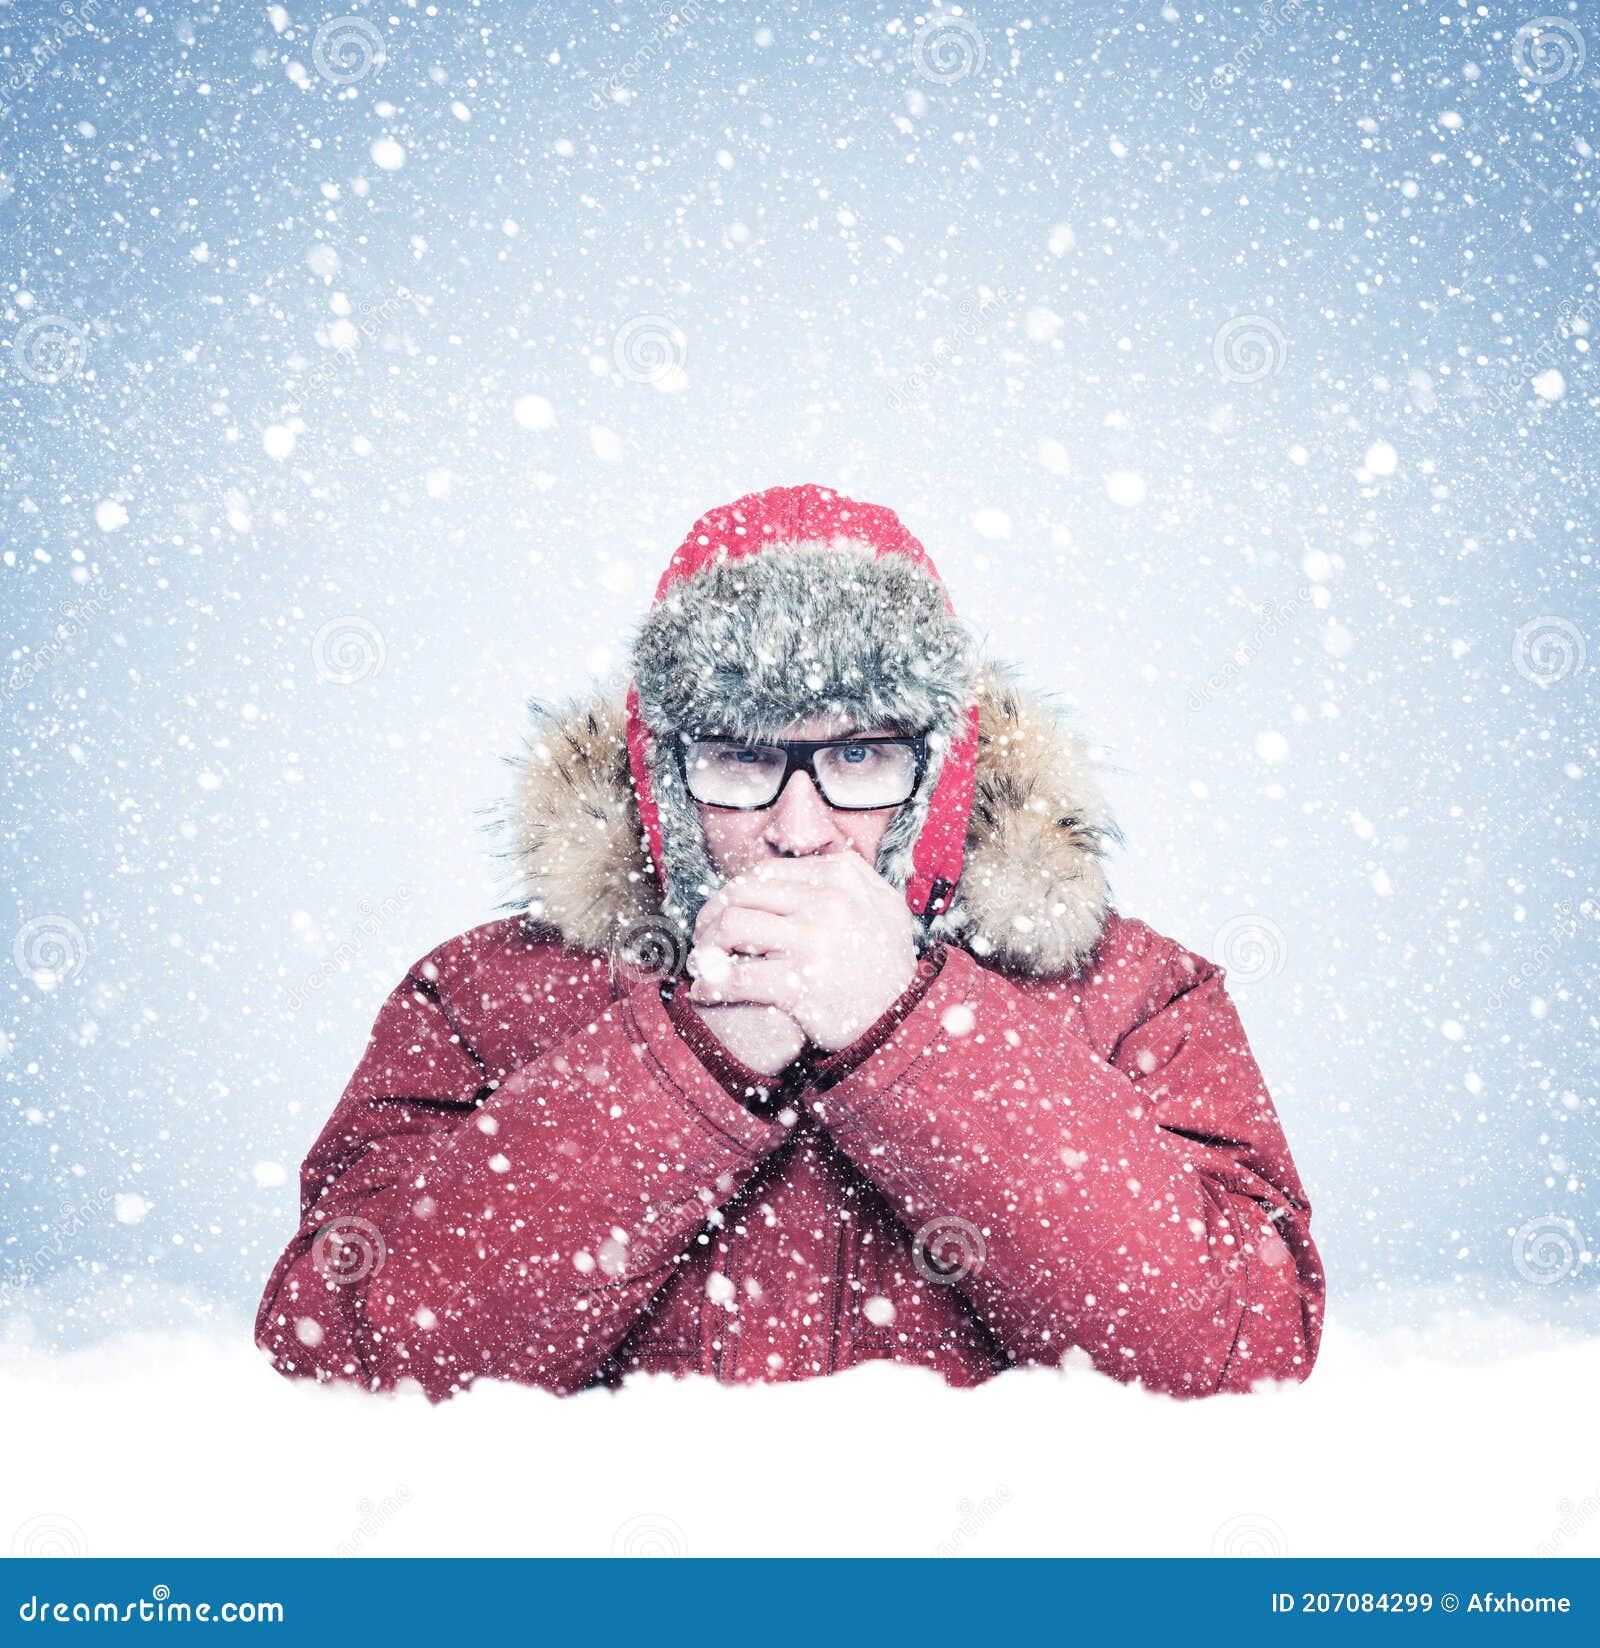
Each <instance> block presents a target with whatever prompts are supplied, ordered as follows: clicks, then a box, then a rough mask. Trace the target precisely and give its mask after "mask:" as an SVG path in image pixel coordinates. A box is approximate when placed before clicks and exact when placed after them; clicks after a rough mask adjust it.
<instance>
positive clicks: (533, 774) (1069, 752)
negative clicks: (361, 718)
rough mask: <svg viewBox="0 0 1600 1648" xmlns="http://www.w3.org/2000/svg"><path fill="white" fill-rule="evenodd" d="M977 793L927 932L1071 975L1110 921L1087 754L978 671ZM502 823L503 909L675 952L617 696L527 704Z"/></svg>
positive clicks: (607, 947)
mask: <svg viewBox="0 0 1600 1648" xmlns="http://www.w3.org/2000/svg"><path fill="white" fill-rule="evenodd" d="M978 706H979V715H980V722H979V744H978V757H977V773H976V784H975V791H974V797H973V804H972V812H971V817H970V821H969V826H968V831H967V841H966V854H965V863H964V865H963V868H962V873H961V879H960V881H959V883H958V884H957V888H956V895H955V898H954V900H953V902H952V904H951V906H950V908H949V909H948V910H947V911H946V913H945V914H944V915H942V916H939V917H938V918H937V919H936V920H935V921H934V923H933V925H932V928H931V930H930V931H931V935H932V936H934V937H939V938H947V939H949V940H951V941H952V942H954V943H958V944H960V945H961V946H962V947H963V948H964V949H967V950H969V951H971V953H972V954H973V955H975V956H977V957H979V958H980V959H983V960H985V961H987V962H988V963H990V964H991V965H994V966H998V967H1002V968H1005V969H1007V970H1010V971H1014V972H1019V973H1026V974H1033V975H1040V976H1044V975H1053V974H1071V973H1074V972H1076V971H1077V970H1078V969H1079V968H1080V967H1081V965H1082V964H1083V962H1084V961H1085V960H1086V959H1087V957H1088V956H1089V954H1090V953H1091V952H1092V951H1093V949H1094V947H1095V944H1096V943H1097V942H1098V940H1099V937H1100V931H1101V928H1102V927H1103V926H1104V924H1105V919H1106V916H1107V914H1108V913H1109V910H1110V889H1109V887H1108V885H1107V881H1106V874H1105V868H1104V862H1103V860H1104V853H1105V850H1106V847H1107V846H1108V844H1110V843H1111V842H1114V841H1118V840H1120V839H1121V838H1120V835H1119V833H1118V831H1117V828H1116V826H1115V824H1114V823H1113V822H1112V820H1111V818H1110V815H1109V813H1108V812H1107V810H1106V806H1105V802H1104V800H1103V798H1102V795H1101V791H1100V785H1099V782H1098V778H1097V775H1096V772H1095V767H1094V762H1093V759H1092V757H1091V755H1090V752H1089V747H1088V744H1087V742H1086V741H1085V739H1084V738H1083V737H1082V735H1081V734H1079V733H1077V732H1076V731H1074V730H1072V729H1071V728H1069V727H1068V726H1067V725H1066V723H1065V721H1064V720H1063V718H1062V716H1061V713H1060V712H1059V711H1058V710H1056V709H1055V708H1054V707H1053V706H1052V705H1050V704H1049V703H1048V702H1047V701H1046V700H1045V699H1044V698H1043V697H1042V696H1039V695H1036V694H1033V693H1029V692H1026V691H1024V690H1023V689H1022V688H1020V687H1018V686H1017V685H1016V684H1015V683H1014V681H1013V680H1012V679H1011V678H1010V674H1009V672H1008V671H1006V670H1004V669H1002V668H1001V667H999V666H996V665H989V666H986V667H985V668H984V670H983V674H982V680H981V684H980V687H979V693H978ZM532 709H533V714H534V722H535V725H534V729H533V731H532V733H531V734H530V736H529V737H528V739H527V741H526V745H525V748H524V751H523V754H522V755H521V756H520V757H518V758H515V763H514V764H515V765H516V767H517V769H518V777H517V783H516V786H515V791H514V794H513V796H512V799H511V803H510V806H509V808H508V810H507V813H506V816H505V817H504V818H503V819H502V820H501V824H502V828H503V829H504V831H505V833H506V835H507V837H508V838H509V840H508V845H507V847H506V848H505V851H504V855H503V856H504V857H506V858H507V859H508V860H509V861H510V864H511V867H512V870H513V872H514V875H515V882H516V885H515V893H514V904H515V907H516V908H518V909H523V910H526V912H527V914H528V915H529V916H530V917H531V918H533V919H534V920H536V921H537V922H539V923H540V924H541V925H543V926H544V927H546V928H548V929H550V930H551V931H552V932H553V933H554V934H555V935H556V936H557V937H559V938H560V939H561V940H562V942H563V943H565V944H567V945H568V946H570V947H571V948H573V949H576V950H582V951H591V952H601V953H607V952H609V953H610V954H612V955H613V956H615V955H617V954H618V952H619V947H620V948H621V949H622V950H624V951H626V952H629V953H631V952H633V951H635V950H637V949H638V948H639V947H640V940H641V935H643V947H644V948H645V949H646V950H650V949H652V948H654V949H656V950H657V951H660V950H662V949H664V948H666V949H671V948H675V946H676V945H677V943H678V940H677V937H676V932H675V929H673V928H672V927H671V925H670V923H668V922H666V921H665V920H664V918H663V915H662V900H661V889H660V884H659V882H658V881H657V878H656V875H655V872H654V870H653V868H652V867H651V863H650V857H649V853H648V849H647V844H646V841H645V838H644V832H643V829H642V826H641V823H640V818H639V809H638V804H637V801H636V799H635V796H634V790H633V784H632V779H631V775H630V771H629V766H628V751H627V743H626V738H627V729H626V711H625V701H624V694H623V693H622V692H621V691H614V692H602V693H598V694H596V695H595V696H593V697H591V698H588V699H583V700H578V701H575V702H572V703H570V704H568V705H567V706H565V707H564V708H561V709H553V710H552V709H547V708H545V707H544V706H542V705H540V704H537V703H536V704H534V705H533V706H532Z"/></svg>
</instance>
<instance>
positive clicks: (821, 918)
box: [689, 852, 917, 1053]
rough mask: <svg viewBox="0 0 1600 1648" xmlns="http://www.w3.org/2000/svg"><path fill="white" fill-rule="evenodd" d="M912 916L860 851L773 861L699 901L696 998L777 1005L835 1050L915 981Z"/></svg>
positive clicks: (693, 960) (693, 956)
mask: <svg viewBox="0 0 1600 1648" xmlns="http://www.w3.org/2000/svg"><path fill="white" fill-rule="evenodd" d="M911 922H912V918H911V912H910V910H908V909H907V908H906V902H905V899H904V897H903V896H902V895H901V894H900V893H898V892H896V891H895V889H894V888H893V887H891V886H890V885H889V883H888V882H887V881H885V880H884V879H883V877H882V876H880V875H879V874H878V873H877V871H876V870H874V869H873V868H872V866H871V865H870V864H868V863H867V861H866V860H865V859H864V858H862V857H861V856H860V855H859V854H858V853H852V852H841V853H831V854H828V855H826V856H825V857H818V858H774V859H771V860H768V861H767V862H765V863H763V864H760V865H758V866H756V867H755V868H754V869H750V870H746V871H745V872H744V873H743V874H741V875H737V876H735V877H734V878H733V879H732V880H731V881H729V882H728V884H727V885H726V886H725V887H722V888H720V889H719V890H718V891H717V892H716V893H714V894H713V895H712V896H711V897H710V898H709V899H707V900H706V902H705V904H704V906H703V907H702V909H701V911H700V915H699V918H698V920H697V921H696V922H695V929H694V948H693V949H692V950H691V951H690V952H689V971H690V972H691V973H692V974H694V975H695V979H694V984H693V985H692V986H691V987H690V990H689V1000H690V1001H691V1002H694V1003H696V1004H697V1005H698V1004H706V1005H713V1004H717V1003H722V1002H760V1003H762V1004H764V1005H766V1006H770V1007H776V1008H780V1009H782V1011H783V1012H785V1013H787V1014H788V1015H789V1016H790V1017H791V1018H792V1019H793V1020H794V1021H795V1022H796V1023H797V1024H798V1025H799V1026H800V1028H801V1029H802V1030H803V1031H804V1032H805V1034H806V1035H807V1036H808V1037H810V1039H811V1040H812V1041H813V1042H815V1043H816V1045H817V1046H818V1047H820V1048H822V1049H823V1050H824V1051H825V1052H829V1053H832V1052H837V1051H838V1050H839V1049H840V1048H841V1047H848V1046H849V1045H850V1043H851V1042H852V1041H854V1040H855V1039H856V1037H857V1036H859V1035H860V1034H861V1033H862V1032H863V1031H864V1030H866V1029H867V1028H868V1027H869V1026H870V1025H871V1024H872V1023H873V1022H874V1020H876V1019H877V1018H878V1017H879V1016H880V1015H881V1014H882V1013H883V1011H884V1009H885V1008H886V1007H888V1006H889V1004H890V1003H891V1002H892V1001H894V999H895V998H896V997H897V996H899V995H900V994H902V993H903V992H904V991H905V990H906V988H907V987H908V986H909V985H910V983H911V980H912V979H913V978H914V977H915V975H916V970H917V947H916V942H915V940H914V937H913V933H912V924H911Z"/></svg>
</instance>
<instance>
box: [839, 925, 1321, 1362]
mask: <svg viewBox="0 0 1600 1648" xmlns="http://www.w3.org/2000/svg"><path fill="white" fill-rule="evenodd" d="M1152 937H1153V938H1154V935H1152ZM1154 944H1155V945H1158V946H1164V948H1163V949H1162V950H1160V951H1159V952H1158V954H1157V955H1156V957H1155V958H1154V960H1153V966H1152V978H1151V981H1150V985H1149V988H1148V990H1147V991H1146V992H1145V995H1144V1000H1143V1005H1142V1006H1141V1008H1140V1010H1139V1011H1138V1012H1137V1013H1136V1014H1135V1015H1134V1020H1135V1022H1133V1023H1132V1024H1130V1025H1127V1026H1123V1027H1119V1030H1120V1033H1119V1034H1117V1035H1116V1036H1115V1038H1114V1045H1112V1046H1110V1047H1109V1049H1108V1056H1106V1057H1102V1056H1100V1054H1099V1053H1097V1052H1096V1050H1095V1047H1094V1045H1092V1043H1091V1041H1090V1039H1088V1038H1087V1036H1086V1035H1085V1033H1084V1032H1083V1031H1082V1030H1081V1029H1078V1028H1074V1027H1071V1026H1069V1025H1068V1023H1067V1022H1066V1020H1067V1013H1066V1006H1067V1003H1068V1000H1069V999H1070V986H1065V987H1063V992H1062V994H1060V995H1058V996H1057V999H1056V1001H1055V1002H1054V1003H1051V1002H1048V1001H1045V1000H1043V999H1041V998H1038V997H1030V996H1028V995H1026V994H1025V993H1024V992H1023V991H1022V990H1021V989H1019V988H1018V987H1017V986H1015V985H1013V984H1011V983H1009V982H1008V981H1007V980H1006V979H1004V978H1002V977H1000V976H999V975H998V974H995V973H991V972H988V971H986V970H985V969H983V968H982V967H980V966H979V965H978V964H977V963H976V962H975V961H973V960H972V958H971V957H970V956H968V955H966V954H965V953H964V952H962V951H960V950H957V949H955V948H953V947H950V948H947V949H946V951H945V954H944V956H943V964H942V966H941V968H940V970H939V973H938V976H937V977H936V978H935V979H934V980H933V982H932V984H931V985H930V986H929V987H928V988H926V989H925V990H924V992H923V993H922V995H921V996H920V999H918V1000H917V1001H916V1003H915V1005H914V1006H913V1007H912V1008H911V1009H910V1011H909V1012H908V1013H907V1014H906V1016H905V1017H904V1018H903V1019H902V1020H901V1022H900V1023H899V1024H898V1025H896V1026H894V1027H893V1028H892V1030H891V1031H890V1033H889V1034H888V1036H887V1038H886V1039H878V1038H874V1040H875V1041H876V1044H875V1045H871V1046H870V1050H869V1051H868V1052H867V1053H866V1055H865V1057H861V1058H852V1057H851V1055H850V1050H848V1049H847V1050H846V1053H845V1054H844V1055H840V1056H838V1057H837V1059H836V1060H833V1061H826V1062H825V1063H824V1065H823V1066H821V1067H820V1069H819V1072H818V1079H819V1083H820V1085H822V1087H823V1089H824V1091H823V1092H822V1093H821V1095H820V1097H819V1098H818V1099H817V1100H816V1101H815V1107H816V1110H817V1113H818V1116H819V1118H820V1119H821V1121H822V1122H823V1125H824V1126H826V1127H827V1128H828V1130H829V1132H830V1133H831V1135H832V1136H833V1139H834V1141H835V1143H836V1144H837V1145H838V1146H839V1148H840V1149H841V1150H843V1151H844V1153H845V1154H846V1155H848V1156H849V1157H850V1158H851V1160H852V1161H854V1162H855V1164H856V1166H857V1167H859V1168H860V1169H861V1171H862V1172H863V1173H865V1174H866V1176H867V1177H868V1178H869V1179H871V1180H872V1182H873V1183H874V1184H875V1185H877V1187H878V1188H879V1189H880V1190H881V1191H882V1192H883V1194H884V1195H885V1196H886V1197H887V1198H888V1200H889V1202H890V1204H891V1206H893V1207H894V1208H895V1209H896V1210H897V1212H898V1214H899V1216H900V1218H901V1220H902V1221H903V1222H904V1224H905V1225H906V1227H907V1229H908V1230H909V1231H911V1232H913V1233H914V1235H913V1256H914V1257H915V1258H916V1261H917V1268H918V1270H919V1272H920V1273H921V1274H922V1276H923V1277H924V1278H926V1279H927V1281H928V1283H929V1285H941V1284H942V1285H953V1286H958V1287H960V1288H961V1289H962V1291H963V1292H964V1294H965V1295H966V1297H967V1299H968V1301H969V1302H970V1303H971V1304H972V1306H973V1307H974V1308H975V1309H976V1310H977V1312H978V1313H979V1314H980V1315H981V1316H982V1317H983V1318H984V1320H985V1322H986V1323H987V1324H988V1326H989V1328H990V1330H991V1331H992V1332H993V1333H994V1334H995V1335H996V1337H997V1338H998V1339H999V1341H1000V1343H1001V1345H1002V1346H1003V1347H1004V1349H1005V1351H1006V1352H1007V1354H1008V1355H1009V1356H1010V1357H1011V1358H1012V1359H1013V1361H1016V1362H1047V1363H1058V1362H1060V1360H1061V1359H1062V1357H1063V1355H1064V1354H1065V1353H1066V1352H1067V1351H1068V1350H1069V1349H1071V1348H1072V1347H1075V1346H1076V1347H1081V1349H1082V1350H1084V1351H1085V1352H1087V1353H1088V1355H1089V1356H1090V1357H1091V1358H1092V1360H1093V1361H1094V1363H1095V1365H1096V1366H1097V1367H1098V1368H1100V1369H1101V1370H1102V1371H1103V1372H1106V1373H1110V1374H1112V1375H1114V1376H1116V1377H1117V1378H1119V1379H1123V1380H1134V1379H1137V1380H1140V1381H1142V1382H1143V1383H1145V1384H1146V1385H1149V1386H1151V1387H1154V1388H1157V1389H1160V1390H1163V1391H1168V1392H1172V1393H1174V1394H1180V1395H1201V1394H1209V1393H1212V1392H1216V1391H1233V1390H1245V1389H1248V1388H1249V1387H1250V1386H1251V1384H1252V1383H1254V1382H1255V1381H1256V1380H1259V1379H1268V1378H1272V1379H1296V1380H1298V1379H1304V1378H1305V1377H1306V1376H1307V1375H1308V1374H1309V1373H1310V1371H1311V1367H1312V1363H1313V1362H1314V1361H1315V1358H1316V1354H1317V1345H1318V1340H1319V1335H1320V1328H1321V1310H1322V1302H1323V1280H1322V1273H1321V1263H1320V1260H1319V1258H1318V1256H1317V1251H1316V1248H1315V1247H1314V1246H1313V1244H1312V1241H1311V1235H1310V1228H1309V1227H1310V1218H1311V1209H1310V1207H1309V1205H1308V1203H1307V1200H1306V1195H1305V1192H1304V1190H1303V1189H1302V1188H1301V1184H1300V1181H1299V1178H1298V1177H1297V1175H1296V1173H1295V1169H1294V1164H1293V1162H1292V1161H1291V1160H1290V1156H1289V1150H1288V1146H1287V1144H1286V1142H1285V1140H1284V1137H1283V1133H1282V1131H1281V1129H1280V1127H1279V1124H1278V1119H1277V1116H1276V1113H1275V1111H1274V1108H1273V1104H1272V1100H1271V1098H1270V1097H1269V1096H1268V1093H1267V1090H1266V1088H1265V1086H1264V1084H1263V1082H1262V1079H1261V1073H1260V1071H1259V1070H1258V1069H1257V1067H1256V1063H1255V1060H1254V1058H1253V1057H1252V1055H1251V1052H1250V1048H1249V1044H1248V1043H1247V1041H1246V1039H1245V1034H1244V1030H1243V1027H1242V1026H1241V1025H1240V1022H1239V1018H1238V1014H1237V1013H1236V1012H1235V1010H1234V1007H1233V1004H1232V1002H1231V1001H1230V1000H1229V998H1228V995H1227V993H1226V991H1225V990H1224V988H1223V975H1222V973H1221V971H1220V970H1219V969H1218V968H1216V967H1215V966H1214V965H1213V964H1212V963H1210V962H1208V961H1204V960H1202V959H1201V958H1200V957H1198V956H1195V955H1193V954H1192V953H1190V952H1188V951H1186V950H1183V949H1182V948H1181V947H1180V946H1178V945H1176V944H1173V943H1171V941H1169V940H1162V939H1159V938H1154ZM1080 988H1081V987H1080ZM880 1037H881V1032H880ZM864 1040H865V1039H864ZM1101 1045H1102V1046H1104V1045H1105V1042H1104V1041H1102V1044H1101Z"/></svg>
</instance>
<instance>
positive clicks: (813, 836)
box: [763, 772, 842, 858]
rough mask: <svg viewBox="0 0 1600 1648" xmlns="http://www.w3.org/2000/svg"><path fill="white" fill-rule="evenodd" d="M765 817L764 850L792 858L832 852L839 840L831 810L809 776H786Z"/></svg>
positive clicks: (798, 774)
mask: <svg viewBox="0 0 1600 1648" xmlns="http://www.w3.org/2000/svg"><path fill="white" fill-rule="evenodd" d="M768 817H769V822H768V824H767V828H766V830H765V832H764V834H763V839H764V840H765V841H766V842H767V844H768V846H770V847H773V848H775V849H776V850H777V851H778V852H780V853H784V854H787V855H789V856H791V857H794V858H802V857H810V856H812V855H814V854H818V853H827V852H832V851H834V850H836V849H837V848H838V846H839V845H840V842H841V840H842V837H841V836H840V834H839V830H838V827H837V826H836V825H835V823H834V820H833V809H832V808H831V807H829V805H828V803H827V802H826V801H824V800H823V799H822V797H821V796H820V795H819V794H818V793H817V787H816V785H815V784H813V783H812V782H811V775H810V773H804V772H797V773H794V774H792V775H791V776H790V779H789V782H788V783H787V784H785V785H784V787H783V794H782V795H780V796H779V797H778V799H777V800H776V801H775V802H773V804H772V810H771V812H770V814H769V815H768Z"/></svg>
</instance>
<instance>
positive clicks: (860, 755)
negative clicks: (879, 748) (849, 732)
mask: <svg viewBox="0 0 1600 1648" xmlns="http://www.w3.org/2000/svg"><path fill="white" fill-rule="evenodd" d="M872 754H873V751H872V746H871V745H870V744H841V745H840V746H839V759H840V760H841V761H843V762H844V763H845V764H846V765H847V766H851V767H859V766H861V765H862V764H863V763H865V762H868V761H870V760H871V759H872Z"/></svg>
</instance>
